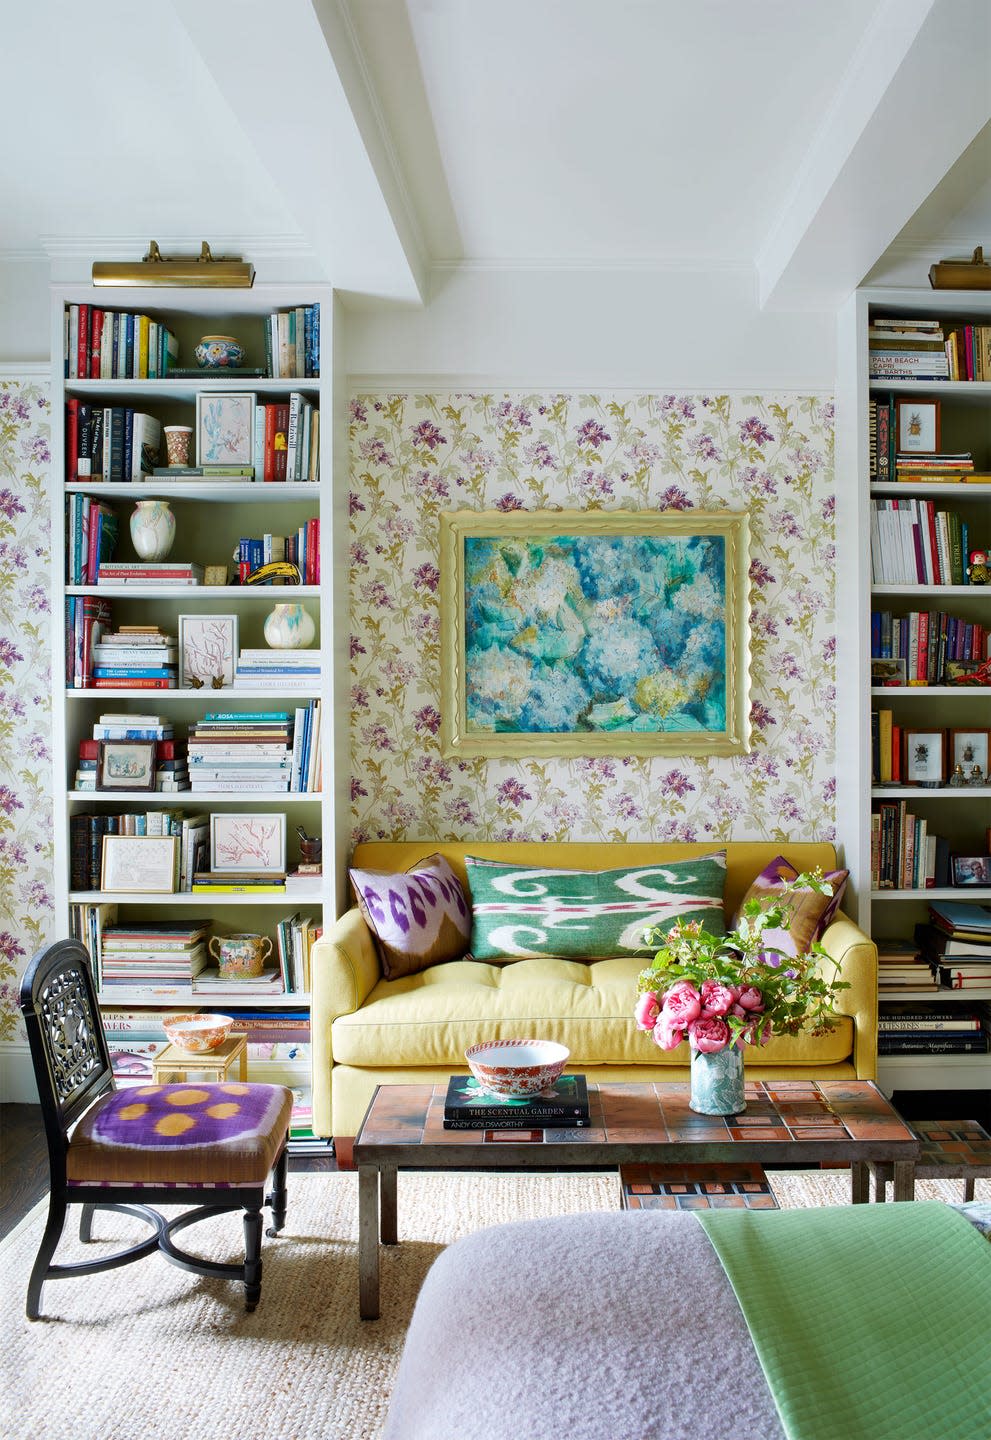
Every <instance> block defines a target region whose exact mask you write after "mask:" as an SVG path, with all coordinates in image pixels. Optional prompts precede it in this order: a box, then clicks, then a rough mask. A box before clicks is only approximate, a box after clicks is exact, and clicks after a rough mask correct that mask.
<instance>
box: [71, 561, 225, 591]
mask: <svg viewBox="0 0 991 1440" xmlns="http://www.w3.org/2000/svg"><path fill="white" fill-rule="evenodd" d="M96 583H97V584H98V585H145V586H152V585H168V586H170V587H171V588H173V589H176V588H181V587H182V586H184V585H202V584H203V566H202V565H198V564H197V563H196V561H195V560H109V561H104V563H103V564H102V565H101V566H100V573H99V575H98V576H97V580H96Z"/></svg>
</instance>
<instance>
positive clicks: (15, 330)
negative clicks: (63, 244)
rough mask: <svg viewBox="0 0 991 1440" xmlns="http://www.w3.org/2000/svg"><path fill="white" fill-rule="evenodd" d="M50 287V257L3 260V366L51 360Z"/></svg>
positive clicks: (0, 330) (0, 280)
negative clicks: (49, 336) (21, 362)
mask: <svg viewBox="0 0 991 1440" xmlns="http://www.w3.org/2000/svg"><path fill="white" fill-rule="evenodd" d="M48 287H49V267H48V261H47V260H4V261H2V262H0V365H2V364H5V363H6V364H11V363H15V362H18V361H25V360H26V361H29V362H31V363H37V362H39V361H41V362H42V363H44V364H47V363H48V350H49V341H48V333H49V330H48V327H49V325H50V324H51V319H50V312H51V300H50V296H49V288H48Z"/></svg>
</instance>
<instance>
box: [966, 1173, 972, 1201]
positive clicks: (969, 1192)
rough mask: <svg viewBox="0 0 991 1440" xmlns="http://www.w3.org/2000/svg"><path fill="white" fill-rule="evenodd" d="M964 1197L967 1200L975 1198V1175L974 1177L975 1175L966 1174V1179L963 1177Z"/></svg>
mask: <svg viewBox="0 0 991 1440" xmlns="http://www.w3.org/2000/svg"><path fill="white" fill-rule="evenodd" d="M963 1198H964V1199H965V1200H973V1198H974V1177H973V1175H965V1176H964V1179H963Z"/></svg>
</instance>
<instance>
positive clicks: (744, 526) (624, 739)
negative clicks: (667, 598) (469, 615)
mask: <svg viewBox="0 0 991 1440" xmlns="http://www.w3.org/2000/svg"><path fill="white" fill-rule="evenodd" d="M440 520H441V532H440V572H441V580H440V597H441V732H440V733H441V748H442V750H443V753H444V754H445V755H449V756H453V755H464V756H492V757H495V756H499V757H503V756H514V757H523V756H551V755H555V756H559V757H561V758H563V759H568V758H576V757H579V756H590V755H745V754H747V753H748V752H749V750H750V748H751V747H750V603H749V602H750V579H749V555H750V521H749V516H748V515H747V513H746V512H745V511H728V510H727V511H718V512H702V511H693V510H665V511H659V512H658V511H630V510H622V511H599V510H581V511H574V510H573V511H568V510H553V511H552V510H540V511H530V510H512V511H508V512H505V513H503V512H501V511H479V510H458V511H454V512H447V513H445V514H442V515H441V517H440ZM551 535H609V536H615V535H669V536H693V535H719V536H722V537H723V539H724V541H725V556H726V570H725V595H726V607H725V621H724V623H725V627H726V728H725V729H724V730H719V731H708V730H699V731H683V730H682V731H656V732H649V733H644V732H642V731H634V730H610V731H568V732H562V733H558V734H549V733H546V732H538V733H524V732H514V733H503V732H495V731H486V730H477V729H476V730H470V729H469V728H468V724H467V709H466V704H465V681H466V663H465V569H464V554H465V540H466V539H467V538H469V537H476V536H477V537H498V536H507V537H509V536H515V537H517V538H520V539H536V538H540V537H548V536H551Z"/></svg>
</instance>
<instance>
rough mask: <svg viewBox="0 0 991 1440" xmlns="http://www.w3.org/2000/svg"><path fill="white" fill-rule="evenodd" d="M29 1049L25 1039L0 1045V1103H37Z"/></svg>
mask: <svg viewBox="0 0 991 1440" xmlns="http://www.w3.org/2000/svg"><path fill="white" fill-rule="evenodd" d="M37 1103H38V1087H37V1085H36V1084H35V1083H34V1069H33V1067H32V1065H31V1051H30V1050H29V1049H28V1044H27V1041H26V1040H11V1041H9V1042H8V1043H7V1044H6V1045H0V1105H37Z"/></svg>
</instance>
